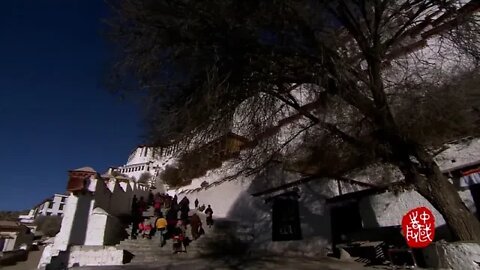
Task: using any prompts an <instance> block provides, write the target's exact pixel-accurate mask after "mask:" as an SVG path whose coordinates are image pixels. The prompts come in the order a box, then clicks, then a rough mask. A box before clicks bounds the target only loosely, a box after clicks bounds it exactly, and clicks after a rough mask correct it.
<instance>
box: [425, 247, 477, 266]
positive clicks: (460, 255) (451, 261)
mask: <svg viewBox="0 0 480 270" xmlns="http://www.w3.org/2000/svg"><path fill="white" fill-rule="evenodd" d="M423 255H424V257H425V262H426V263H427V266H428V267H433V268H449V269H462V270H478V269H480V267H479V265H478V264H477V262H480V243H474V242H454V243H447V242H445V241H441V242H434V243H432V244H431V245H430V246H428V247H426V248H425V249H423Z"/></svg>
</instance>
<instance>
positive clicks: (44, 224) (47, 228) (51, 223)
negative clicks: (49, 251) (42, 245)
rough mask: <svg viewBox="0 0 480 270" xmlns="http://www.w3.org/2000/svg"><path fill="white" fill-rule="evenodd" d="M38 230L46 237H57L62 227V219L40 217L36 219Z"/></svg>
mask: <svg viewBox="0 0 480 270" xmlns="http://www.w3.org/2000/svg"><path fill="white" fill-rule="evenodd" d="M35 224H36V225H37V230H38V231H41V232H42V233H43V234H44V235H46V236H50V237H53V236H55V235H57V233H58V232H59V231H60V227H61V226H62V217H60V216H39V217H37V219H35Z"/></svg>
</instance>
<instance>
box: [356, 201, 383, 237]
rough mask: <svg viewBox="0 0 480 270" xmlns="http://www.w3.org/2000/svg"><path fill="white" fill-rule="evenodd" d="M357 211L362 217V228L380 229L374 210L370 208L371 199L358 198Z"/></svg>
mask: <svg viewBox="0 0 480 270" xmlns="http://www.w3.org/2000/svg"><path fill="white" fill-rule="evenodd" d="M357 203H358V211H359V213H360V215H361V217H362V221H363V227H364V228H365V229H367V228H377V227H380V223H378V220H377V216H376V214H375V209H373V206H372V199H371V197H365V198H360V199H359V200H357Z"/></svg>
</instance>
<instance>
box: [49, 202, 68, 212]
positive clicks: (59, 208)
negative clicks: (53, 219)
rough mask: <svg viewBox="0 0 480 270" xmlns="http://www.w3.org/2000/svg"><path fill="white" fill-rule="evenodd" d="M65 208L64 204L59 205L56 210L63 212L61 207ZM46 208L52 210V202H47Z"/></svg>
mask: <svg viewBox="0 0 480 270" xmlns="http://www.w3.org/2000/svg"><path fill="white" fill-rule="evenodd" d="M64 206H65V204H63V203H62V204H60V206H59V207H58V210H63V207H64ZM47 207H48V209H52V208H53V202H47Z"/></svg>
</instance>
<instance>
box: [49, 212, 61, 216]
mask: <svg viewBox="0 0 480 270" xmlns="http://www.w3.org/2000/svg"><path fill="white" fill-rule="evenodd" d="M47 216H52V213H50V212H49V213H47ZM53 216H61V217H63V213H58V214H53Z"/></svg>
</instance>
